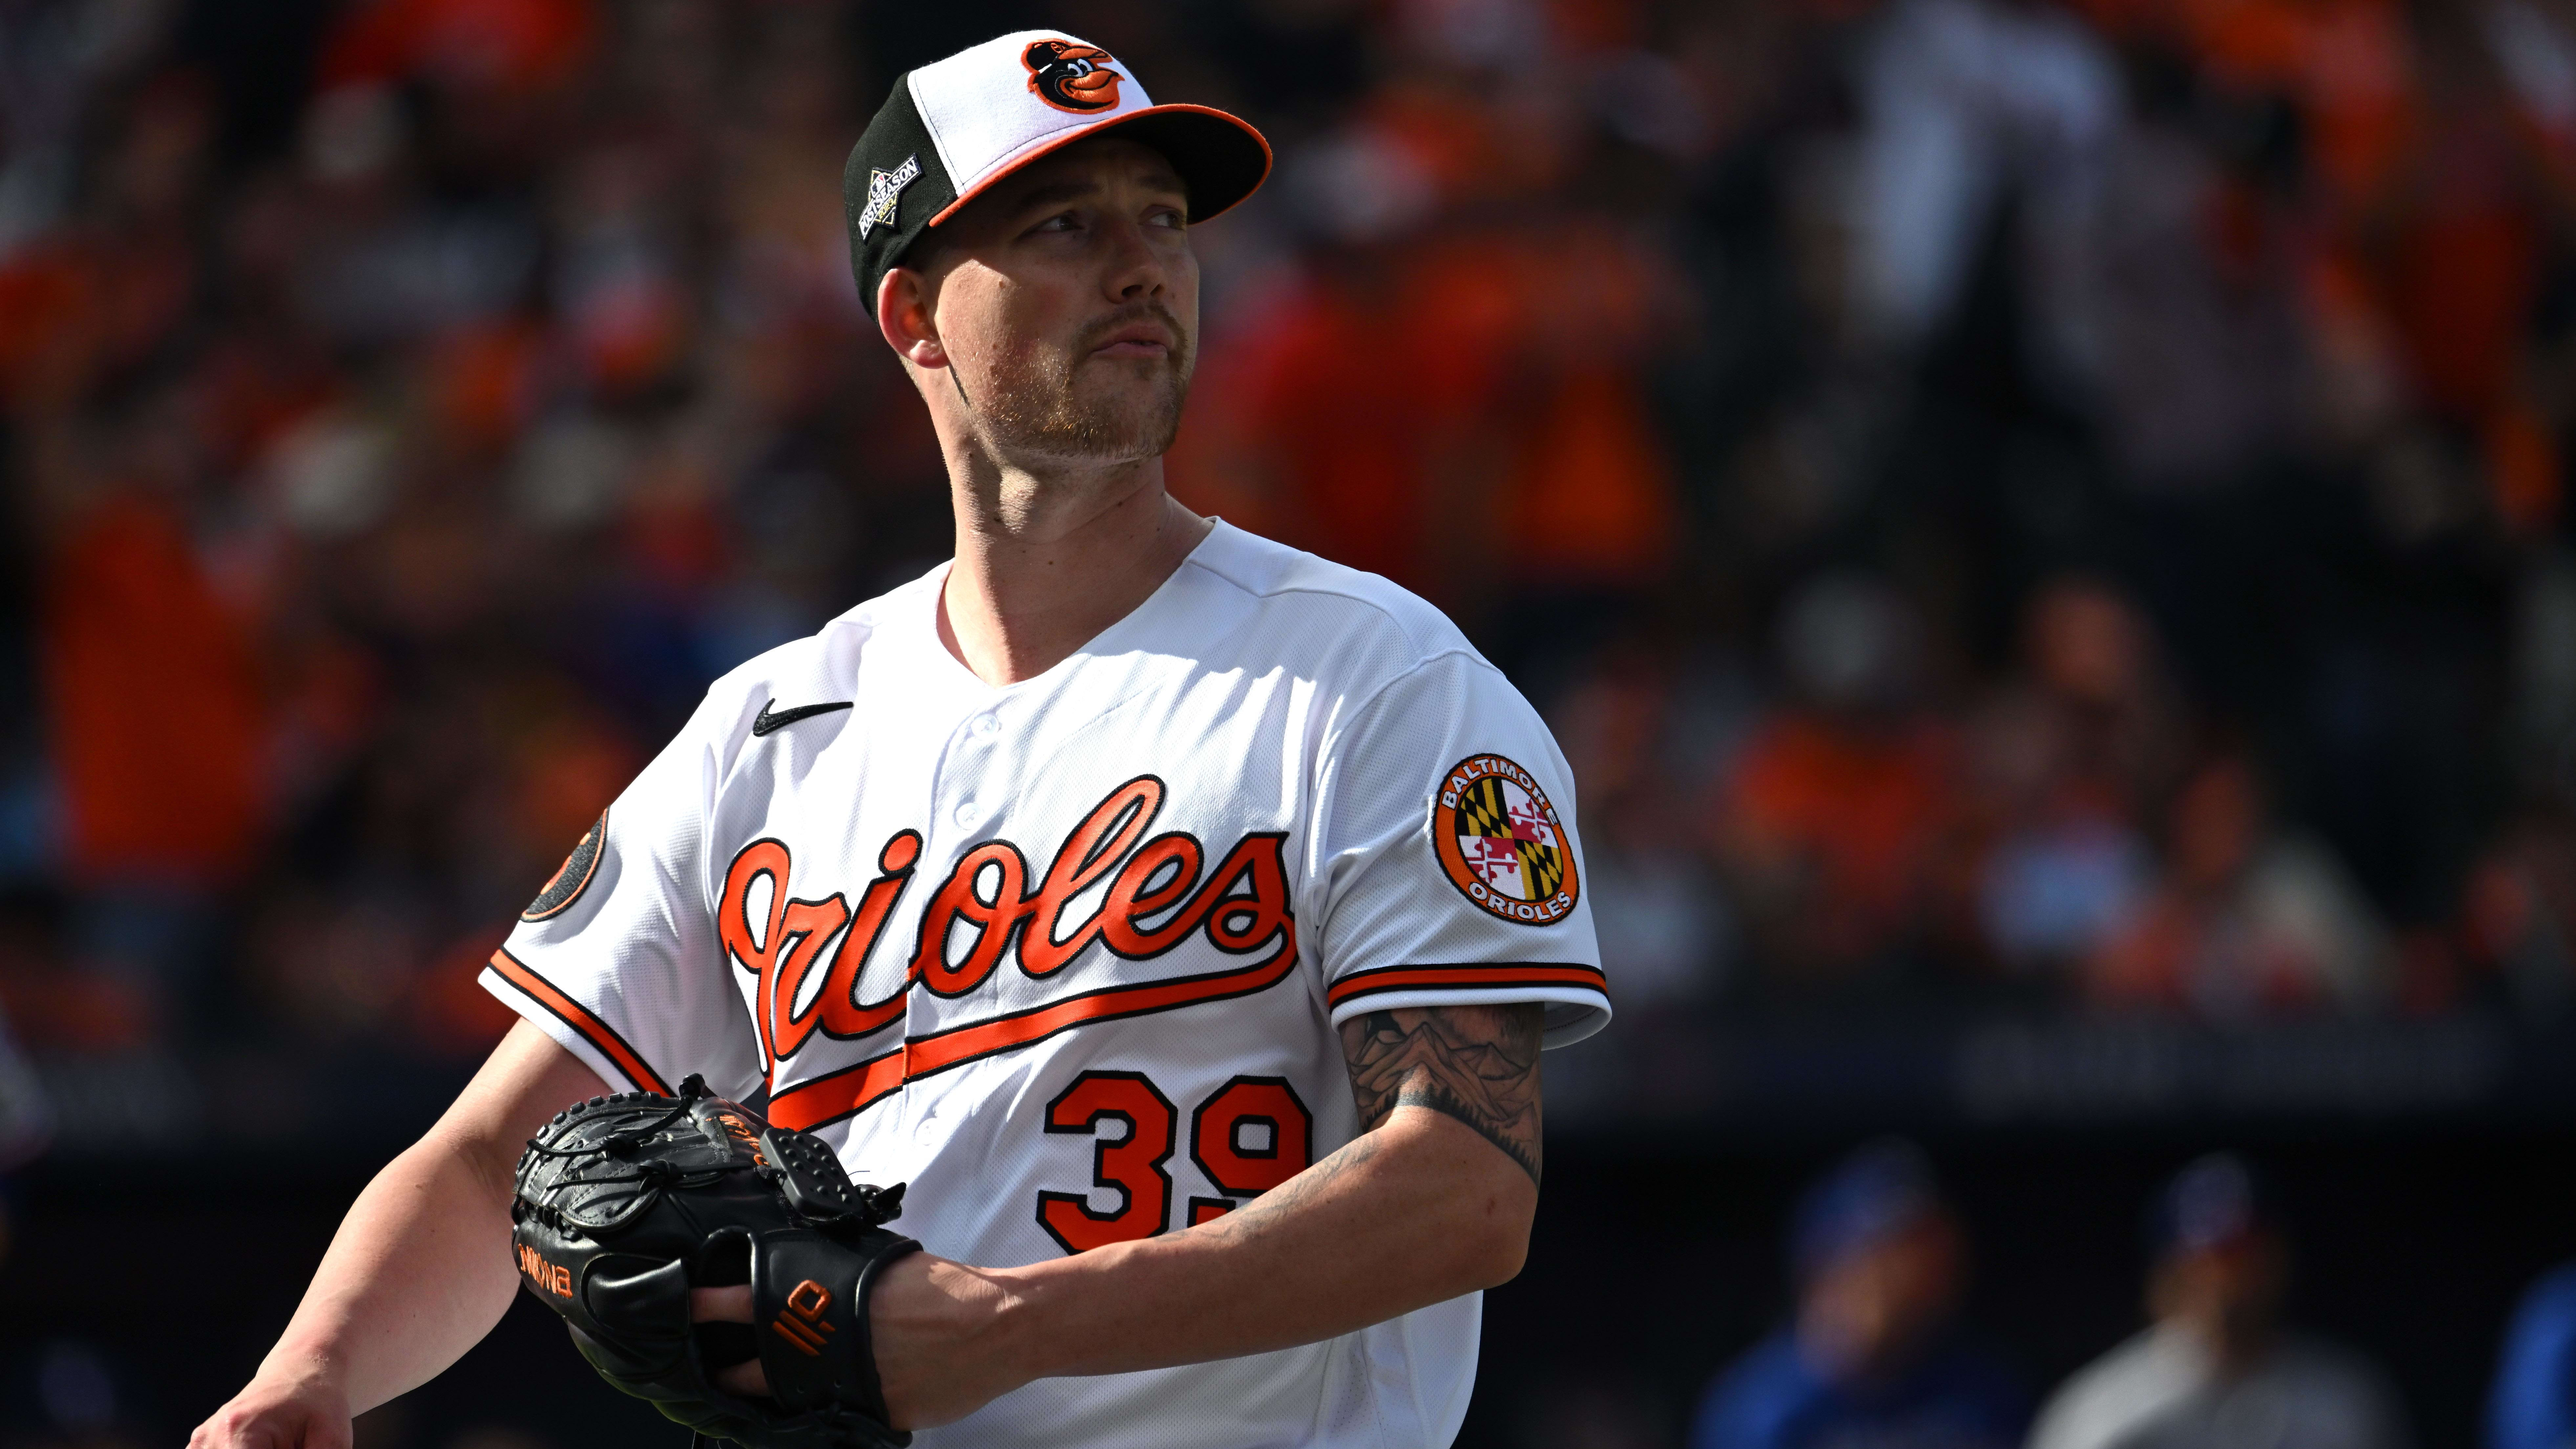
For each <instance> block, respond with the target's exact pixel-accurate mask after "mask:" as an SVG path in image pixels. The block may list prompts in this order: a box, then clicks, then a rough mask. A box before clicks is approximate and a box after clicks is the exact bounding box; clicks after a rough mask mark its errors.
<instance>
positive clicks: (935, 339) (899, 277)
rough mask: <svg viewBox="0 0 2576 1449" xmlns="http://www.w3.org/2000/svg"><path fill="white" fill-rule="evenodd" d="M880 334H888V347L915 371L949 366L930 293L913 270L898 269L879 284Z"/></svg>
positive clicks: (925, 284)
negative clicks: (913, 367) (911, 365)
mask: <svg viewBox="0 0 2576 1449" xmlns="http://www.w3.org/2000/svg"><path fill="white" fill-rule="evenodd" d="M877 330H878V331H879V332H882V333H884V334H885V340H886V346H888V347H891V348H893V349H894V350H895V351H896V352H897V353H898V354H900V355H901V356H903V357H904V358H905V359H907V360H908V361H910V362H911V363H912V364H913V365H914V366H916V367H946V366H947V365H948V349H947V348H946V347H944V346H942V345H940V341H939V319H938V318H937V317H936V316H934V315H933V314H932V311H931V289H930V287H929V285H928V283H927V280H926V279H925V278H924V277H923V276H922V274H921V273H919V272H916V271H914V270H913V269H912V268H910V267H897V268H895V269H894V270H893V271H890V272H888V273H886V274H885V280H884V281H882V282H879V283H878V284H877Z"/></svg>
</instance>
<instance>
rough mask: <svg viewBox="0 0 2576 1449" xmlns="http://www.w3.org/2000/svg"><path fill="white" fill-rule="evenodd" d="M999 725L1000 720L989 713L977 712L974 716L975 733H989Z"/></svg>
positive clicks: (998, 727) (1000, 723)
mask: <svg viewBox="0 0 2576 1449" xmlns="http://www.w3.org/2000/svg"><path fill="white" fill-rule="evenodd" d="M1001 727H1002V722H1001V721H1000V720H997V719H995V718H993V717H992V716H991V715H989V714H979V715H977V716H975V733H977V734H979V735H989V734H991V733H993V731H995V730H998V729H1000V728H1001Z"/></svg>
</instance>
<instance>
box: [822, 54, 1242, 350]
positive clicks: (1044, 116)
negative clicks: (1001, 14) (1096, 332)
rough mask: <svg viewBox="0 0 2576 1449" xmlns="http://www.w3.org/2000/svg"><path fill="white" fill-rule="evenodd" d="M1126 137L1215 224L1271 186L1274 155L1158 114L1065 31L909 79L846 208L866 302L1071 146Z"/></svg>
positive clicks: (1201, 115) (1225, 122) (855, 172)
mask: <svg viewBox="0 0 2576 1449" xmlns="http://www.w3.org/2000/svg"><path fill="white" fill-rule="evenodd" d="M1113 128H1114V129H1116V131H1117V132H1118V134H1119V135H1121V136H1125V137H1129V138H1131V139H1133V140H1136V141H1140V142H1142V143H1144V144H1145V145H1148V146H1151V147H1153V148H1154V149H1155V150H1157V151H1160V152H1162V153H1163V154H1164V155H1165V156H1166V157H1168V158H1170V160H1171V163H1172V169H1173V170H1175V171H1177V172H1179V173H1180V176H1181V181H1182V184H1184V185H1186V186H1187V187H1188V188H1189V192H1190V220H1191V221H1193V222H1197V221H1205V220H1206V219H1208V218H1209V217H1211V216H1214V215H1216V214H1217V213H1219V212H1221V211H1224V210H1225V209H1227V208H1228V207H1231V206H1233V205H1234V204H1235V203H1236V202H1239V201H1241V200H1243V199H1244V198H1245V197H1247V196H1250V195H1251V194H1252V193H1253V190H1254V189H1255V188H1257V187H1258V186H1260V185H1261V180H1262V178H1263V177H1265V176H1267V175H1269V174H1270V143H1269V142H1268V141H1266V140H1264V139H1262V136H1261V133H1260V132H1259V131H1256V130H1254V129H1253V128H1252V126H1251V124H1250V123H1249V122H1246V121H1244V120H1242V119H1240V118H1238V117H1235V116H1230V115H1227V114H1226V113H1225V112H1223V111H1220V110H1215V109H1213V108H1211V107H1208V106H1191V105H1164V106H1158V105H1155V104H1154V103H1153V102H1152V101H1151V100H1149V99H1147V98H1146V95H1145V87H1144V86H1143V85H1141V84H1139V83H1138V82H1137V80H1136V77H1135V76H1134V75H1133V74H1132V73H1131V72H1129V71H1128V69H1127V67H1126V66H1125V65H1124V64H1122V63H1120V62H1119V61H1118V60H1117V59H1116V58H1115V57H1113V56H1111V55H1110V54H1109V52H1107V51H1105V50H1102V49H1101V48H1100V47H1098V46H1096V45H1092V44H1089V43H1087V42H1084V41H1080V40H1076V39H1074V38H1073V37H1072V36H1070V35H1066V34H1064V33H1062V32H1061V31H1054V30H1023V31H1020V32H1018V33H1016V34H1012V35H1005V36H1001V37H999V38H998V39H994V40H988V41H985V42H984V43H983V44H981V45H971V46H968V47H967V48H966V49H964V50H961V51H959V52H957V53H956V54H955V55H952V56H950V57H948V58H947V59H946V60H942V61H936V62H933V63H932V64H929V65H925V66H922V67H920V68H918V69H915V70H910V71H906V72H905V73H904V74H903V75H902V76H901V77H900V78H898V79H897V80H896V81H895V86H894V94H892V95H890V96H888V97H887V98H886V103H885V105H884V106H883V107H881V108H879V110H878V111H877V114H876V119H874V120H872V121H870V122H868V129H867V131H866V133H865V134H864V135H862V136H860V137H859V144H858V145H856V146H854V147H852V148H851V149H850V161H849V164H848V165H847V166H845V167H843V168H842V171H841V201H842V206H843V209H844V210H845V212H846V213H847V215H848V217H849V223H850V270H851V271H852V273H854V274H855V275H856V276H857V277H858V281H859V296H860V298H861V299H862V300H863V301H864V302H865V303H867V304H868V305H869V306H871V307H873V306H874V305H875V303H876V296H877V285H878V283H879V282H881V281H883V280H884V278H885V274H886V273H887V272H888V271H891V270H892V269H893V268H894V266H895V265H896V263H897V261H898V260H899V259H900V258H901V257H902V256H903V253H904V249H905V248H906V247H909V246H910V245H912V242H913V239H914V238H916V237H918V236H920V235H921V233H922V231H923V230H924V229H925V228H928V227H933V226H937V225H938V224H939V223H941V222H943V221H946V220H947V219H948V218H949V217H950V216H951V215H953V214H954V213H955V212H956V210H957V209H958V208H959V207H961V206H963V205H965V204H966V203H967V202H969V201H972V200H974V199H975V197H976V196H977V194H979V193H981V192H982V191H983V190H984V189H985V188H986V187H989V186H991V185H992V184H993V183H994V182H996V181H999V180H1001V179H1002V178H1003V177H1005V176H1008V175H1010V174H1011V173H1012V172H1013V171H1016V170H1018V169H1019V168H1021V167H1022V166H1025V165H1027V164H1028V163H1030V162H1031V161H1034V160H1036V159H1037V158H1039V157H1041V156H1044V155H1046V154H1047V153H1049V152H1051V151H1055V150H1057V149H1059V148H1061V147H1064V146H1068V145H1071V144H1072V143H1074V142H1076V141H1080V140H1084V139H1086V138H1088V137H1091V136H1096V135H1099V134H1100V133H1102V132H1104V131H1108V130H1111V129H1113Z"/></svg>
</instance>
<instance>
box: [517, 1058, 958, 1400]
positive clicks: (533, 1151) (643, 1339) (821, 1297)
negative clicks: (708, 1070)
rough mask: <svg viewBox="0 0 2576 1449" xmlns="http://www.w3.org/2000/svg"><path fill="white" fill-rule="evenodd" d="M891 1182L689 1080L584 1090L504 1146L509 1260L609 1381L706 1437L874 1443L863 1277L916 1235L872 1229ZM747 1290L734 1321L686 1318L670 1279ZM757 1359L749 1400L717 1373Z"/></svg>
mask: <svg viewBox="0 0 2576 1449" xmlns="http://www.w3.org/2000/svg"><path fill="white" fill-rule="evenodd" d="M902 1202H903V1188H902V1187H901V1186H900V1185H898V1186H895V1187H891V1188H874V1187H862V1186H857V1185H854V1184H853V1183H852V1182H851V1181H850V1179H849V1176H848V1175H847V1174H846V1173H844V1172H843V1171H842V1170H841V1164H840V1161H839V1159H838V1158H836V1157H835V1156H834V1155H833V1153H832V1149H831V1148H829V1147H826V1146H825V1145H823V1143H822V1141H821V1140H820V1139H819V1138H816V1137H813V1136H811V1135H809V1134H806V1133H803V1132H794V1131H790V1130H788V1129H786V1128H782V1127H772V1126H770V1125H769V1124H768V1123H767V1122H764V1121H762V1120H761V1118H760V1116H759V1115H758V1114H757V1113H754V1112H752V1111H751V1110H750V1109H749V1108H746V1107H743V1106H741V1105H739V1104H737V1103H733V1102H728V1101H726V1100H725V1099H723V1098H722V1097H718V1096H716V1095H714V1094H713V1093H711V1092H709V1091H708V1090H707V1084H706V1082H705V1081H704V1080H703V1079H701V1078H698V1077H691V1078H689V1079H688V1080H687V1081H685V1082H683V1083H681V1084H680V1095H679V1096H677V1097H665V1096H661V1095H659V1094H657V1093H653V1092H626V1093H621V1094H619V1095H617V1096H614V1097H593V1098H592V1099H590V1100H589V1101H587V1102H584V1103H582V1104H581V1105H580V1106H577V1107H574V1108H572V1109H570V1110H568V1111H565V1112H562V1113H559V1114H557V1116H556V1117H555V1119H554V1120H553V1121H552V1122H549V1123H547V1124H546V1125H545V1127H544V1128H543V1129H542V1130H540V1131H539V1132H538V1133H537V1135H536V1136H535V1137H534V1138H531V1139H530V1140H529V1142H528V1150H527V1153H526V1155H525V1156H522V1157H521V1158H520V1159H519V1172H518V1197H517V1200H516V1201H515V1202H514V1203H512V1204H511V1208H510V1218H511V1221H512V1222H513V1223H514V1224H515V1225H516V1226H515V1227H514V1228H513V1229H512V1231H511V1238H512V1240H513V1242H514V1244H515V1245H516V1251H517V1254H518V1259H519V1275H520V1279H521V1281H522V1282H524V1283H525V1284H526V1286H527V1289H528V1291H529V1292H531V1293H534V1294H535V1295H536V1296H537V1299H538V1301H539V1302H542V1303H544V1304H545V1305H546V1306H547V1307H548V1308H551V1309H553V1310H554V1311H555V1312H557V1313H560V1314H562V1315H563V1316H564V1321H565V1322H566V1323H568V1324H569V1325H571V1328H572V1340H573V1343H574V1345H575V1346H577V1347H578V1348H579V1349H580V1350H581V1355H582V1357H584V1358H586V1359H589V1360H590V1362H591V1366H592V1367H594V1368H596V1369H598V1370H599V1372H600V1375H601V1376H602V1377H604V1378H606V1379H607V1380H608V1381H609V1382H610V1383H612V1384H615V1385H616V1386H617V1387H618V1388H620V1389H622V1390H624V1391H626V1392H627V1393H630V1394H633V1395H635V1396H636V1397H637V1398H639V1399H646V1400H649V1401H651V1403H652V1404H653V1406H654V1407H655V1408H657V1409H660V1410H661V1411H662V1412H663V1413H664V1414H665V1415H667V1416H669V1417H670V1418H672V1419H675V1420H677V1421H678V1422H680V1423H682V1424H686V1425H688V1426H689V1427H690V1428H692V1429H695V1430H697V1431H698V1433H699V1434H701V1435H704V1436H706V1437H708V1438H714V1439H733V1440H737V1441H739V1442H741V1443H744V1444H748V1445H756V1446H760V1449H883V1446H893V1449H901V1446H903V1445H907V1444H909V1443H911V1442H912V1436H911V1435H910V1434H905V1433H900V1432H897V1431H896V1430H894V1429H891V1428H888V1427H887V1425H886V1407H885V1394H884V1392H883V1390H882V1389H881V1388H880V1387H879V1385H878V1383H877V1367H876V1356H875V1354H874V1353H873V1352H872V1351H871V1349H870V1346H869V1343H868V1289H869V1287H870V1286H871V1285H872V1284H873V1283H874V1282H875V1279H876V1275H877V1273H878V1271H879V1270H880V1269H882V1268H883V1267H884V1266H885V1265H886V1264H887V1263H889V1262H892V1261H893V1260H895V1259H897V1258H900V1257H902V1256H903V1255H904V1254H906V1253H909V1252H912V1251H914V1250H915V1249H917V1248H919V1247H920V1246H921V1245H920V1244H918V1243H916V1242H914V1241H913V1240H911V1239H910V1238H904V1237H898V1236H896V1235H895V1234H893V1233H890V1232H887V1231H885V1229H884V1228H882V1227H880V1226H879V1224H881V1223H884V1222H886V1221H887V1220H889V1219H891V1218H893V1217H894V1216H895V1214H896V1213H897V1212H899V1211H901V1209H902ZM744 1283H748V1284H750V1285H751V1303H752V1315H751V1317H752V1321H751V1323H750V1324H749V1325H744V1324H739V1323H700V1324H693V1323H691V1322H690V1321H689V1290H690V1289H691V1288H720V1287H731V1286H735V1285H739V1284H744ZM754 1358H757V1359H759V1360H760V1366H761V1368H762V1369H763V1370H764V1371H765V1372H766V1373H767V1374H768V1375H769V1392H770V1394H771V1397H769V1398H766V1399H755V1398H745V1397H743V1396H741V1395H738V1394H729V1393H726V1392H725V1391H723V1390H722V1389H719V1388H717V1387H716V1386H715V1385H714V1383H713V1382H712V1381H711V1380H710V1377H709V1376H710V1374H711V1373H712V1372H713V1371H714V1370H716V1369H719V1368H723V1367H727V1366H729V1365H732V1364H738V1363H745V1362H748V1361H750V1360H751V1359H754Z"/></svg>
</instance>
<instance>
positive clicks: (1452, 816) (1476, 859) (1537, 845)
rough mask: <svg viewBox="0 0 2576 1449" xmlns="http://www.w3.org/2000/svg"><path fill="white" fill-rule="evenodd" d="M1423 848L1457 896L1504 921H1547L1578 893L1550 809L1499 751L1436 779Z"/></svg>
mask: <svg viewBox="0 0 2576 1449" xmlns="http://www.w3.org/2000/svg"><path fill="white" fill-rule="evenodd" d="M1431 849H1432V851H1433V852H1434V853H1435V854H1437V855H1438V856H1439V857H1440V868H1441V870H1442V871H1444V872H1445V873H1447V875H1448V877H1449V883H1450V884H1451V885H1454V886H1456V887H1457V888H1458V893H1459V894H1461V895H1463V896H1465V897H1466V898H1467V899H1469V900H1471V901H1474V902H1475V903H1476V904H1477V905H1479V906H1481V907H1483V908H1484V909H1485V910H1486V911H1487V912H1489V913H1491V914H1493V915H1496V916H1499V917H1501V918H1502V919H1504V920H1506V921H1512V922H1515V923H1517V924H1520V925H1524V926H1551V925H1554V924H1556V923H1557V922H1558V921H1561V920H1564V919H1565V917H1566V914H1567V913H1568V912H1570V911H1572V910H1573V909H1574V902H1575V900H1576V899H1577V898H1578V897H1579V896H1580V895H1581V893H1582V888H1583V887H1582V882H1581V881H1579V880H1577V879H1576V878H1575V868H1574V843H1573V842H1572V841H1570V840H1568V839H1567V838H1566V834H1565V823H1564V822H1563V821H1562V820H1560V819H1558V818H1557V813H1556V807H1555V806H1554V805H1552V804H1550V803H1549V802H1548V798H1547V792H1546V791H1545V790H1543V789H1541V788H1539V783H1538V781H1537V780H1536V779H1535V778H1533V777H1532V776H1531V774H1530V772H1529V771H1527V770H1524V769H1522V768H1521V767H1520V766H1518V765H1516V764H1513V763H1512V762H1511V761H1510V760H1507V759H1505V758H1503V757H1502V756H1501V755H1469V756H1468V757H1467V758H1465V759H1463V760H1460V761H1459V762H1458V763H1457V764H1455V765H1452V766H1450V767H1449V770H1448V773H1447V774H1445V775H1443V776H1442V777H1441V779H1440V792H1439V793H1438V794H1437V795H1435V796H1433V797H1432V801H1431Z"/></svg>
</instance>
